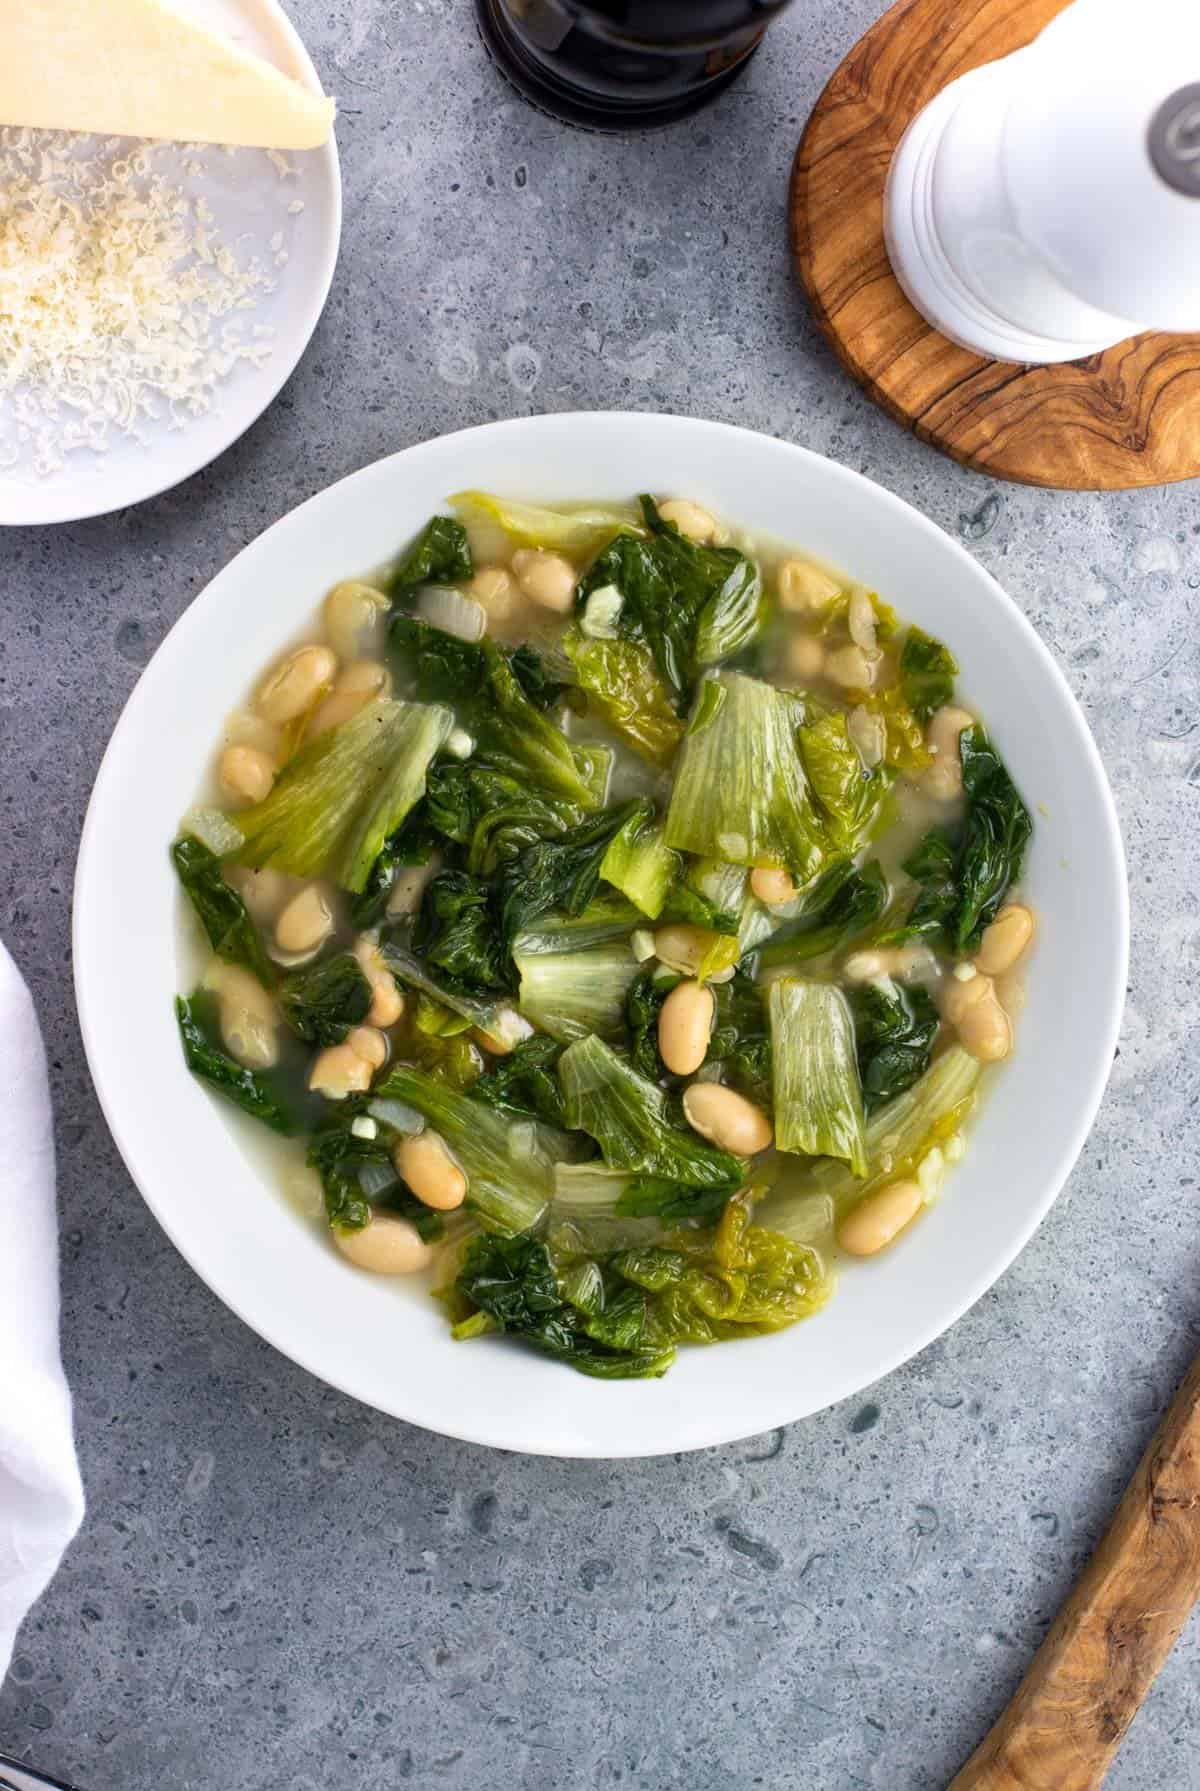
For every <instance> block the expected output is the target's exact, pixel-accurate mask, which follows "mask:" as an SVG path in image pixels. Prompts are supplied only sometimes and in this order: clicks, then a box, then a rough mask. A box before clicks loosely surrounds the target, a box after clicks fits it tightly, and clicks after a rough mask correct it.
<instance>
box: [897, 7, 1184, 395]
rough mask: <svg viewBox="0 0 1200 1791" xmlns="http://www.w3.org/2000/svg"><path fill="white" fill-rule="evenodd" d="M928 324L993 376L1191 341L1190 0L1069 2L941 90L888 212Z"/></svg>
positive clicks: (904, 148) (906, 156)
mask: <svg viewBox="0 0 1200 1791" xmlns="http://www.w3.org/2000/svg"><path fill="white" fill-rule="evenodd" d="M884 230H885V235H886V239H887V248H888V254H889V256H890V258H891V262H892V267H893V270H894V272H895V274H896V278H897V279H898V281H899V282H900V285H901V286H902V287H903V288H904V291H905V293H906V295H907V297H908V298H909V299H910V300H911V302H912V304H913V305H915V307H916V308H917V310H918V311H920V312H921V314H922V315H923V316H924V317H925V318H927V319H928V321H929V322H930V323H932V324H934V325H935V326H936V328H937V329H939V330H941V332H942V334H943V335H946V336H949V337H950V338H951V340H952V341H954V342H957V343H959V344H960V346H962V347H963V348H968V349H971V350H973V351H974V352H975V353H976V354H981V355H987V356H989V357H990V358H992V359H995V360H1001V361H1025V362H1044V361H1074V360H1078V359H1080V358H1081V357H1082V356H1084V355H1090V354H1096V353H1098V352H1099V351H1100V350H1101V349H1104V348H1109V347H1111V346H1112V344H1113V343H1115V342H1121V341H1124V339H1125V338H1126V337H1127V336H1133V335H1136V334H1138V332H1139V331H1142V330H1149V329H1154V330H1172V331H1192V330H1200V0H1075V4H1074V5H1073V6H1069V7H1067V8H1066V10H1065V11H1064V12H1062V13H1060V14H1059V15H1058V17H1057V18H1056V19H1054V20H1053V21H1052V23H1051V24H1049V25H1048V26H1047V27H1046V29H1045V30H1044V31H1043V32H1042V34H1041V36H1040V37H1038V38H1035V40H1034V41H1033V43H1031V44H1029V45H1028V46H1027V48H1025V49H1023V50H1018V51H1017V52H1016V53H1015V54H1013V55H1011V56H1006V57H1003V58H1002V59H1001V60H1000V61H999V62H991V63H987V64H985V65H984V66H983V67H981V68H977V69H973V70H972V71H971V72H970V73H969V74H966V75H963V76H961V77H960V78H959V79H958V80H957V81H953V82H952V83H951V84H950V86H949V87H946V88H945V89H944V90H943V91H942V92H941V93H939V94H938V96H937V98H936V99H934V100H932V101H931V102H930V104H929V105H928V106H926V108H925V110H924V111H923V112H921V113H919V114H918V115H917V117H916V118H915V119H914V120H913V122H912V124H911V125H910V126H909V128H908V130H907V131H906V133H905V135H904V137H903V139H902V140H901V143H900V146H899V148H898V149H897V151H896V155H895V158H894V160H893V162H892V167H891V172H890V173H889V176H888V184H887V192H886V195H885V200H884Z"/></svg>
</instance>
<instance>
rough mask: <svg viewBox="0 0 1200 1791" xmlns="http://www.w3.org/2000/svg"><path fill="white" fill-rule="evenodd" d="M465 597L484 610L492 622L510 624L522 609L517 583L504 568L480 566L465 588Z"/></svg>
mask: <svg viewBox="0 0 1200 1791" xmlns="http://www.w3.org/2000/svg"><path fill="white" fill-rule="evenodd" d="M467 595H468V596H470V597H473V598H474V599H475V601H476V603H478V604H479V605H480V606H481V608H483V609H484V610H486V612H487V615H488V619H489V621H492V622H500V623H504V622H511V621H512V619H513V617H514V616H515V615H517V614H518V613H519V612H520V611H521V610H522V609H523V608H524V604H523V602H522V594H521V591H520V589H519V587H518V585H517V581H516V579H515V578H514V577H513V575H512V573H511V572H509V571H508V570H507V569H506V568H505V567H504V566H481V567H480V568H479V571H478V572H477V573H476V574H475V576H474V578H473V579H472V580H471V582H470V584H469V585H468V586H467Z"/></svg>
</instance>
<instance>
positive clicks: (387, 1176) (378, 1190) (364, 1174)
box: [358, 1163, 400, 1200]
mask: <svg viewBox="0 0 1200 1791" xmlns="http://www.w3.org/2000/svg"><path fill="white" fill-rule="evenodd" d="M399 1179H400V1177H399V1176H398V1175H397V1174H396V1171H395V1170H394V1169H393V1168H392V1166H391V1164H390V1163H360V1164H359V1166H358V1185H359V1187H360V1188H361V1189H362V1191H363V1193H364V1194H365V1195H366V1197H367V1199H368V1200H375V1199H376V1198H377V1197H378V1196H379V1195H380V1194H384V1193H386V1192H387V1190H388V1189H389V1188H394V1187H395V1185H396V1183H397V1182H398V1181H399Z"/></svg>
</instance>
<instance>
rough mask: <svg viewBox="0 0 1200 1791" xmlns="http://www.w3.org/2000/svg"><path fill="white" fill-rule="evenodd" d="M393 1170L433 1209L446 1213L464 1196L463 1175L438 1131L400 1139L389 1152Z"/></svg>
mask: <svg viewBox="0 0 1200 1791" xmlns="http://www.w3.org/2000/svg"><path fill="white" fill-rule="evenodd" d="M392 1160H393V1162H394V1163H395V1165H396V1173H397V1174H398V1175H400V1176H402V1177H403V1178H404V1180H405V1181H406V1182H407V1183H408V1185H409V1187H410V1188H411V1189H412V1191H413V1193H414V1194H415V1195H416V1197H417V1199H418V1200H420V1201H423V1202H424V1204H425V1205H426V1206H428V1207H432V1208H433V1209H434V1211H435V1212H439V1213H449V1212H453V1211H454V1209H455V1208H456V1207H460V1206H461V1205H462V1203H463V1201H464V1200H465V1199H466V1197H467V1178H466V1176H465V1175H464V1174H463V1172H462V1170H461V1169H460V1168H459V1166H458V1164H457V1163H456V1162H455V1161H454V1158H453V1157H452V1156H451V1155H450V1151H449V1149H448V1147H447V1145H446V1141H445V1139H444V1138H443V1137H442V1136H441V1135H440V1134H439V1133H438V1132H430V1131H424V1132H420V1133H418V1135H417V1136H416V1137H415V1138H402V1139H401V1140H400V1142H399V1144H397V1146H396V1148H395V1151H394V1152H393V1158H392Z"/></svg>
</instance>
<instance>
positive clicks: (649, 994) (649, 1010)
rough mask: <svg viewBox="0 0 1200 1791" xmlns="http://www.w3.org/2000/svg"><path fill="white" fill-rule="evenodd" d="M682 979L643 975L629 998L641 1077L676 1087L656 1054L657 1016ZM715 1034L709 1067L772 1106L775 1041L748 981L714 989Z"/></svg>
mask: <svg viewBox="0 0 1200 1791" xmlns="http://www.w3.org/2000/svg"><path fill="white" fill-rule="evenodd" d="M681 980H682V979H681V978H680V977H678V976H676V975H673V974H671V973H669V972H666V971H665V970H664V969H662V968H661V967H660V968H659V969H657V970H643V971H642V972H641V974H640V975H639V976H637V977H636V978H635V980H634V981H633V982H632V983H631V984H630V986H629V990H628V993H627V995H626V998H625V1023H626V1026H627V1028H628V1031H629V1035H630V1039H631V1041H632V1049H631V1058H632V1062H633V1067H634V1069H635V1070H637V1072H638V1074H639V1075H642V1076H645V1077H646V1079H647V1080H648V1081H651V1082H665V1083H669V1084H672V1085H676V1084H678V1083H680V1082H681V1081H682V1080H683V1078H681V1077H678V1076H673V1075H672V1074H671V1072H670V1071H669V1070H668V1069H667V1067H666V1065H665V1064H664V1062H663V1060H662V1056H661V1054H660V1052H659V1049H658V1016H659V1014H660V1013H661V1011H662V1005H663V1002H664V1001H665V1000H666V999H667V996H668V995H669V994H670V992H671V990H672V989H673V988H675V987H676V985H677V984H678V983H679V982H680V981H681ZM711 987H712V996H713V1001H714V1006H715V1013H714V1017H713V1030H712V1035H711V1037H710V1039H709V1043H708V1056H707V1057H706V1058H705V1063H706V1064H719V1065H720V1066H721V1079H722V1081H724V1082H727V1083H729V1085H730V1087H731V1088H736V1089H737V1090H738V1091H739V1093H741V1094H744V1095H745V1096H746V1098H747V1099H748V1100H751V1101H754V1102H755V1103H756V1105H758V1106H760V1107H765V1108H768V1109H769V1108H770V1105H771V1038H770V1033H769V1031H768V1028H767V1013H766V1008H765V1006H764V1004H763V997H762V995H761V994H760V993H759V991H758V989H757V988H756V987H755V985H754V984H753V983H752V982H751V980H750V978H749V977H747V976H742V975H740V974H739V975H737V976H733V977H731V978H730V980H729V981H728V982H725V983H714V984H712V985H711Z"/></svg>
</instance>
